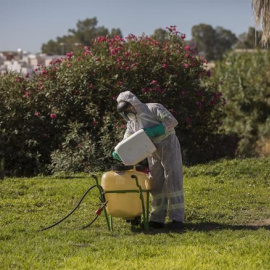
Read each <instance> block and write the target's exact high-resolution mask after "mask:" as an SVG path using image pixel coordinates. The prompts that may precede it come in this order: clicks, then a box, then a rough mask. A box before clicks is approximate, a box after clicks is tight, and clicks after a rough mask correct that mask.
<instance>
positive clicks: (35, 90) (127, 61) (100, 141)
mask: <svg viewBox="0 0 270 270" xmlns="http://www.w3.org/2000/svg"><path fill="white" fill-rule="evenodd" d="M167 30H168V38H167V39H166V41H165V42H162V43H160V42H158V41H157V40H155V39H152V38H150V37H148V36H141V37H136V36H134V35H129V36H128V37H127V38H125V39H123V38H121V37H119V36H116V37H114V38H108V37H98V38H96V39H95V40H93V41H92V45H91V47H87V46H85V47H79V48H78V50H77V51H75V52H70V53H67V54H66V57H64V58H62V59H57V60H55V61H53V62H52V63H51V64H50V66H48V67H40V68H39V69H38V70H36V72H35V73H34V74H32V75H31V76H26V77H25V78H23V77H22V76H21V75H15V74H8V75H5V76H2V77H1V82H2V83H1V85H0V93H1V94H2V97H3V99H4V100H5V102H6V103H7V106H5V105H2V104H1V105H0V106H1V119H2V121H1V124H0V128H1V131H4V133H3V134H4V136H6V137H5V144H6V146H8V147H11V148H12V149H13V150H10V152H15V149H16V147H19V149H21V151H19V153H20V155H22V156H21V157H22V158H24V157H28V159H31V162H30V161H28V162H30V163H31V164H32V167H33V168H35V169H37V170H40V165H39V164H41V165H42V166H41V167H42V168H45V166H44V165H45V164H50V163H51V154H52V158H53V164H54V165H55V168H56V167H57V166H58V165H57V163H58V164H60V163H61V162H62V163H63V162H64V160H65V159H67V157H71V156H73V157H77V160H79V162H77V163H76V164H79V163H80V164H86V163H87V166H86V165H85V166H83V167H84V168H87V170H93V169H95V168H96V167H97V166H98V167H99V168H104V167H106V166H107V165H109V163H111V162H112V160H111V157H110V151H111V149H113V147H114V146H115V145H116V144H117V143H118V142H119V141H120V140H121V139H122V136H123V132H124V129H125V123H124V122H123V120H122V119H121V117H120V116H119V115H118V114H117V113H116V97H117V96H118V94H119V93H120V92H122V91H124V90H131V91H132V92H133V93H134V94H136V95H137V96H138V98H139V99H140V100H141V101H142V102H159V103H162V104H163V105H164V106H165V107H167V108H168V109H169V110H170V111H171V112H172V114H173V115H174V116H175V117H176V118H177V120H178V122H179V125H178V126H177V129H176V131H177V134H178V137H179V139H180V143H181V145H182V150H183V153H184V162H185V164H192V163H196V162H202V161H208V160H211V159H213V158H217V157H218V156H217V153H218V151H216V148H215V143H214V140H212V139H213V138H215V141H216V138H218V137H217V135H216V132H217V130H218V128H219V126H220V124H221V122H220V114H221V110H220V109H221V106H222V104H223V103H224V100H223V98H222V95H221V94H220V93H219V92H218V91H217V86H216V85H215V84H210V83H208V77H209V76H210V74H209V72H208V71H206V70H205V68H204V63H205V61H204V60H203V59H201V58H200V57H199V56H198V55H197V53H196V52H195V51H194V50H192V49H191V48H190V47H189V46H187V45H186V44H185V42H184V38H185V36H184V35H183V34H182V33H179V32H178V31H176V28H175V27H169V28H168V29H167ZM2 107H3V108H2ZM2 109H3V111H2ZM75 127H76V128H75ZM15 130H17V131H15ZM70 138H72V139H70ZM11 141H12V143H13V144H14V145H10V142H11ZM19 153H18V155H19ZM5 155H7V154H5ZM18 158H19V156H18V157H14V158H13V159H11V156H8V158H6V163H7V164H9V169H10V170H13V169H14V167H16V166H15V165H16V164H15V163H14V162H15V160H17V159H18ZM11 160H14V162H13V161H12V162H13V163H12V162H11ZM25 160H26V159H25ZM70 162H71V161H70ZM72 162H73V163H74V159H73V161H72ZM72 162H71V163H72ZM33 164H34V165H33ZM74 164H75V163H74ZM58 167H59V168H60V167H61V166H60V165H59V166H58ZM65 168H68V169H69V170H72V166H71V167H70V166H66V167H65ZM65 168H63V166H62V168H61V170H65ZM73 169H74V168H73ZM59 170H60V169H59ZM74 170H75V171H76V170H82V167H81V166H77V165H76V169H74Z"/></svg>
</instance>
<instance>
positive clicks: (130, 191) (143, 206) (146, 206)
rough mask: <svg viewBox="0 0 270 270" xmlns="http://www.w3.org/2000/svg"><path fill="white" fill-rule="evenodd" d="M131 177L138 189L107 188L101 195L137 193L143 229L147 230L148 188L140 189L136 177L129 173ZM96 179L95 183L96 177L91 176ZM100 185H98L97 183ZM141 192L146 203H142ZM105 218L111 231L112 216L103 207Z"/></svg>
mask: <svg viewBox="0 0 270 270" xmlns="http://www.w3.org/2000/svg"><path fill="white" fill-rule="evenodd" d="M131 177H132V178H134V179H135V181H136V186H137V187H138V189H129V190H109V191H104V190H103V195H104V196H105V194H106V193H139V196H140V200H141V203H142V215H143V227H144V230H145V231H148V230H149V198H150V190H148V189H142V187H141V185H140V184H139V181H138V177H137V176H136V175H131ZM93 178H94V179H95V180H96V184H97V185H99V183H98V178H97V177H93ZM99 186H100V185H99ZM143 192H146V205H145V203H144V197H143ZM104 213H105V218H106V222H107V226H108V230H109V231H113V217H112V216H111V215H109V214H108V213H107V210H106V207H105V208H104Z"/></svg>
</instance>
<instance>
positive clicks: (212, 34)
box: [192, 24, 238, 61]
mask: <svg viewBox="0 0 270 270" xmlns="http://www.w3.org/2000/svg"><path fill="white" fill-rule="evenodd" d="M237 40H238V39H237V37H236V36H235V34H233V33H232V32H231V31H230V30H226V29H224V28H222V27H216V29H214V28H213V27H212V26H211V25H208V24H198V25H195V26H193V27H192V43H195V47H196V49H197V50H198V51H199V52H200V53H202V54H204V56H205V58H206V59H207V60H208V61H210V60H216V59H221V58H223V56H224V55H225V53H226V52H227V51H229V50H231V49H232V47H233V45H234V44H235V43H236V42H237Z"/></svg>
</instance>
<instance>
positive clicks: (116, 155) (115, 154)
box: [112, 151, 122, 161]
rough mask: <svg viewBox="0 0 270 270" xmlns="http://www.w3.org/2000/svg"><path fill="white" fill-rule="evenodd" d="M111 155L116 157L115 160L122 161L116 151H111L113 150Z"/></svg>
mask: <svg viewBox="0 0 270 270" xmlns="http://www.w3.org/2000/svg"><path fill="white" fill-rule="evenodd" d="M112 156H113V158H114V159H116V160H118V161H122V160H121V158H120V157H119V155H118V154H117V152H116V151H113V152H112Z"/></svg>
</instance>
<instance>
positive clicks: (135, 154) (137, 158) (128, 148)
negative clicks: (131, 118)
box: [115, 129, 156, 165]
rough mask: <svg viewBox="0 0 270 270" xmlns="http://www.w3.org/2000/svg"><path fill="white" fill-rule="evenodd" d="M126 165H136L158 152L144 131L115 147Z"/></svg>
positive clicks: (139, 131) (136, 133)
mask: <svg viewBox="0 0 270 270" xmlns="http://www.w3.org/2000/svg"><path fill="white" fill-rule="evenodd" d="M115 151H116V152H117V153H118V155H119V157H120V158H121V159H122V162H123V163H124V164H125V165H136V164H138V163H139V162H141V161H142V160H144V159H145V158H147V157H148V156H150V155H151V154H152V153H154V152H155V151H156V147H155V145H154V144H153V142H152V141H151V140H150V138H149V137H148V136H147V134H146V133H145V131H144V130H143V129H140V130H138V131H137V132H135V133H134V134H132V135H131V136H130V137H128V138H127V139H125V140H123V141H121V142H120V143H118V144H117V146H116V147H115Z"/></svg>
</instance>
